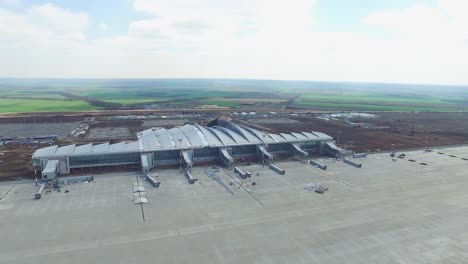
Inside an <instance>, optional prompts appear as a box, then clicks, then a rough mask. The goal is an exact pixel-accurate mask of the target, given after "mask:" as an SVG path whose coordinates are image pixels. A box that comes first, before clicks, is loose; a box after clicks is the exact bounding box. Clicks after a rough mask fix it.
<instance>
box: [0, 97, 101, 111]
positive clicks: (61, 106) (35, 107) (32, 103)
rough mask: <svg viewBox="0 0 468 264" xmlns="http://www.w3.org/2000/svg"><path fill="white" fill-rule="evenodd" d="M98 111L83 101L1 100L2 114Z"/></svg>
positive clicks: (0, 108) (0, 109)
mask: <svg viewBox="0 0 468 264" xmlns="http://www.w3.org/2000/svg"><path fill="white" fill-rule="evenodd" d="M95 109H98V108H97V107H95V106H92V105H90V104H88V103H87V102H83V101H64V100H36V99H0V113H24V112H67V111H85V110H95Z"/></svg>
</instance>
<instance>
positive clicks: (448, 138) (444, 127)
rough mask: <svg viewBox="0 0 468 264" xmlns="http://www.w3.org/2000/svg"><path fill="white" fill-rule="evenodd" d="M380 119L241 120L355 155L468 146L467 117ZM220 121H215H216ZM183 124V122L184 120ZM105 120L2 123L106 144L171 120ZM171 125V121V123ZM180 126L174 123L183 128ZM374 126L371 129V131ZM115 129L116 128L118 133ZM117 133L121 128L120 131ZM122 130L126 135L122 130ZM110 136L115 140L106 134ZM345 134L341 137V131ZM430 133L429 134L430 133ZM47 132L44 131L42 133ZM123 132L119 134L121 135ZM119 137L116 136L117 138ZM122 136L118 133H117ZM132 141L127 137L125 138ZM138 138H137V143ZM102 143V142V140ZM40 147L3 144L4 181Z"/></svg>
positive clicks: (24, 169)
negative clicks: (325, 140)
mask: <svg viewBox="0 0 468 264" xmlns="http://www.w3.org/2000/svg"><path fill="white" fill-rule="evenodd" d="M375 115H377V117H376V118H349V119H348V120H347V119H345V118H341V119H340V118H337V119H336V120H323V119H319V118H318V117H320V114H300V115H294V116H293V115H289V114H285V113H282V114H279V115H278V116H269V117H265V118H260V117H259V118H256V119H252V118H250V119H248V120H247V119H246V120H240V121H239V120H237V121H236V122H239V123H240V124H243V125H248V126H252V127H255V128H257V129H260V130H264V131H266V132H269V133H278V132H302V131H319V132H323V133H326V134H329V135H330V136H332V137H334V138H335V139H337V140H338V144H339V145H340V146H341V147H343V148H346V149H350V150H353V151H356V152H364V151H365V152H367V151H378V150H393V149H395V150H396V149H405V148H418V147H424V146H425V145H426V141H427V143H428V145H429V146H443V145H454V144H467V143H468V113H389V112H388V113H375ZM214 117H215V116H213V118H214ZM180 120H182V119H180ZM209 120H211V116H210V118H208V117H207V116H205V117H204V119H203V118H193V120H192V119H184V121H190V122H198V123H200V124H202V125H206V124H207V123H208V121H209ZM148 121H150V123H148V122H147V121H146V120H145V121H143V120H113V121H108V120H100V119H99V118H96V119H94V118H93V117H87V116H85V115H83V116H80V117H62V116H52V117H49V118H45V117H40V118H38V117H34V118H32V117H20V118H16V119H15V118H6V119H0V124H7V123H8V124H12V123H16V124H25V123H26V124H27V123H28V122H31V123H36V124H37V123H47V122H50V123H75V122H81V123H85V124H89V126H90V132H89V133H93V129H96V131H95V132H99V131H101V132H104V134H105V140H106V141H107V140H109V139H111V141H112V142H117V141H120V140H124V139H127V140H131V139H136V137H135V133H136V132H138V131H141V130H143V129H144V128H145V127H144V122H146V124H150V125H151V126H153V125H158V126H159V125H161V126H164V125H168V124H165V123H164V122H166V121H167V120H148ZM171 122H172V121H171ZM179 123H180V122H174V124H179ZM370 127H371V128H370ZM113 128H114V129H113ZM116 128H117V129H116ZM122 129H123V130H122ZM121 130H122V131H124V134H125V135H123V138H111V137H112V135H111V134H113V133H114V132H119V131H120V132H122V131H121ZM106 131H107V132H109V133H110V134H109V135H110V136H109V135H107V134H106V133H105V132H106ZM340 131H341V132H340ZM426 131H428V132H429V133H426ZM42 132H43V131H42ZM120 132H119V133H120ZM114 134H115V133H114ZM117 134H118V133H117ZM126 136H128V137H126ZM132 137H135V138H132ZM96 140H97V139H96V138H87V137H86V136H85V137H84V138H70V137H68V138H63V139H60V140H59V141H57V142H56V143H55V144H58V145H64V144H73V143H75V144H86V143H88V142H97V141H96ZM101 141H102V140H101ZM40 147H45V145H44V146H40V145H3V146H0V153H2V154H0V179H2V178H3V179H5V178H10V179H11V178H18V177H23V178H33V177H34V173H33V171H32V169H31V155H32V154H33V153H34V151H35V149H37V148H40Z"/></svg>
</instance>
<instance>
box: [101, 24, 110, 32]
mask: <svg viewBox="0 0 468 264" xmlns="http://www.w3.org/2000/svg"><path fill="white" fill-rule="evenodd" d="M108 29H109V26H108V25H107V24H106V23H101V24H99V31H102V32H106V31H107V30H108Z"/></svg>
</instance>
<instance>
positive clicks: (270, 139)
mask: <svg viewBox="0 0 468 264" xmlns="http://www.w3.org/2000/svg"><path fill="white" fill-rule="evenodd" d="M137 136H138V141H134V142H121V143H116V144H109V143H104V144H96V145H94V144H86V145H81V146H75V145H67V146H62V147H57V146H51V147H47V148H43V149H38V150H37V151H36V152H35V153H34V155H33V158H43V157H60V156H79V155H93V154H106V153H128V152H150V151H161V150H177V149H179V148H180V149H196V148H204V147H229V146H237V145H256V144H276V143H297V142H304V141H311V140H314V141H316V140H317V141H328V140H332V137H330V136H328V135H325V134H323V133H320V132H303V133H281V134H279V135H278V134H270V133H266V132H264V131H260V130H257V129H254V128H251V127H247V126H242V125H236V124H233V123H231V122H229V121H227V120H222V121H220V122H217V123H216V125H213V126H200V125H198V124H185V125H183V126H181V127H174V128H171V129H165V128H158V129H154V128H152V129H147V130H144V131H141V132H139V133H137Z"/></svg>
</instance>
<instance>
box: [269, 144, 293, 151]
mask: <svg viewBox="0 0 468 264" xmlns="http://www.w3.org/2000/svg"><path fill="white" fill-rule="evenodd" d="M291 148H292V147H291V144H290V143H287V144H270V145H268V147H267V151H268V152H280V151H291Z"/></svg>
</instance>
